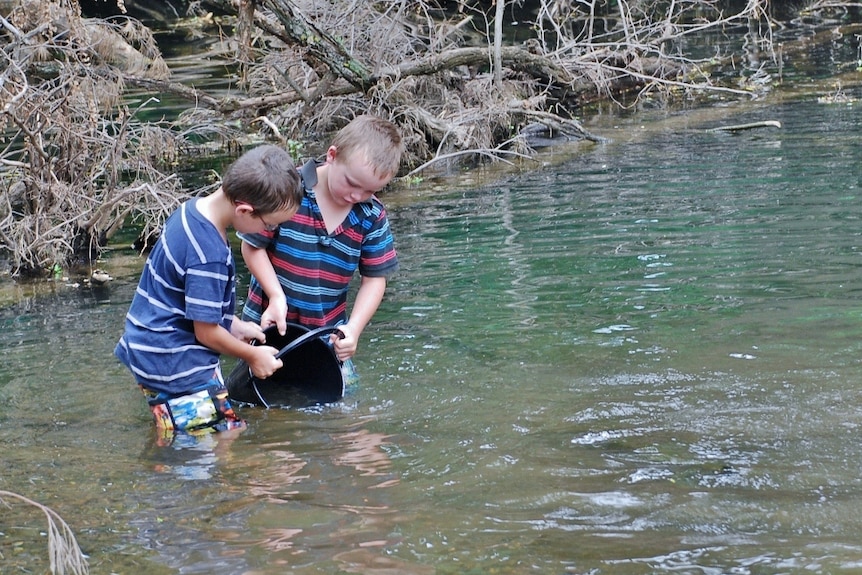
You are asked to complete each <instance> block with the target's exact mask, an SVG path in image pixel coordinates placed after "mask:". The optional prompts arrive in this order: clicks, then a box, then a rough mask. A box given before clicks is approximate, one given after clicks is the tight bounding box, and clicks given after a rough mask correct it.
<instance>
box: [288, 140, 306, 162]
mask: <svg viewBox="0 0 862 575" xmlns="http://www.w3.org/2000/svg"><path fill="white" fill-rule="evenodd" d="M304 148H305V144H303V143H302V142H300V141H299V140H288V141H287V152H288V153H289V154H290V157H291V158H293V161H294V162H296V163H299V162H300V161H301V160H302V150H303V149H304Z"/></svg>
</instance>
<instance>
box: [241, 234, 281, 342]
mask: <svg viewBox="0 0 862 575" xmlns="http://www.w3.org/2000/svg"><path fill="white" fill-rule="evenodd" d="M241 250H242V259H243V260H245V265H246V266H247V267H248V271H249V272H250V273H251V274H252V275H253V276H254V277H255V279H257V282H258V283H259V284H260V287H261V288H263V292H264V293H265V294H266V297H267V299H268V300H269V305H267V307H266V309H265V310H263V313H262V314H261V316H260V327H261V328H263V329H266V328H268V327H269V326H271V325H276V326H278V333H280V334H281V335H284V334H285V331H287V299H286V298H285V296H284V290H282V289H281V284H280V283H279V281H278V276H277V275H276V273H275V268H273V267H272V262H271V261H269V254H268V253H267V252H266V250H265V249H263V248H257V247H255V246H253V245H251V244H250V243H248V242H242V248H241Z"/></svg>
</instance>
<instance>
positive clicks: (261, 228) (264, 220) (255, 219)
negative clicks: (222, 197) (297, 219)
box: [233, 202, 296, 234]
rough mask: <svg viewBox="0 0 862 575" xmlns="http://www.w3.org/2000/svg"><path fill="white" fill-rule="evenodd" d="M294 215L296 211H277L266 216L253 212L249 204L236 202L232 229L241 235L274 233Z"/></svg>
mask: <svg viewBox="0 0 862 575" xmlns="http://www.w3.org/2000/svg"><path fill="white" fill-rule="evenodd" d="M295 214H296V209H289V210H279V211H277V212H271V213H268V214H262V213H260V212H257V211H255V209H254V207H253V206H252V205H251V204H246V203H243V202H238V203H237V205H236V216H237V217H235V218H234V222H233V227H234V229H236V231H238V232H240V233H243V234H261V233H263V232H274V231H275V230H277V229H278V225H279V224H281V223H284V222H286V221H288V220H289V219H291V218H292V217H293V216H294V215H295Z"/></svg>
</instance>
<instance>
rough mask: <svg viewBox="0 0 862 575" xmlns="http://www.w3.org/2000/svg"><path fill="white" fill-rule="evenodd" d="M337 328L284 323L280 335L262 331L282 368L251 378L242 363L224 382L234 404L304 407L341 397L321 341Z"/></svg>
mask: <svg viewBox="0 0 862 575" xmlns="http://www.w3.org/2000/svg"><path fill="white" fill-rule="evenodd" d="M337 331H338V328H337V327H320V328H317V329H314V330H309V329H308V328H306V327H304V326H301V325H298V324H295V323H288V324H287V331H286V332H285V334H284V335H281V334H280V333H278V329H277V328H276V327H275V326H272V327H270V328H268V329H267V330H265V331H264V333H265V334H266V345H268V346H272V347H275V348H278V349H279V352H278V355H277V356H276V357H278V358H280V359H281V360H282V362H284V366H283V367H282V368H281V369H279V370H278V371H276V372H275V373H274V374H272V375H271V376H270V377H268V378H266V379H259V378H257V377H254V375H252V373H251V370H250V369H249V367H248V364H247V363H246V362H244V361H242V360H240V361H239V362H237V364H236V367H234V368H233V370H232V371H231V372H230V374H228V376H227V379H226V380H225V385H227V390H228V394H229V395H230V398H231V399H232V400H234V401H240V402H243V403H250V404H252V405H261V406H263V407H276V406H278V407H286V406H290V407H308V406H311V405H315V404H321V403H332V402H334V401H338V400H339V399H341V398H342V397H343V396H344V376H343V375H342V374H341V362H339V361H338V358H337V357H336V356H335V352H334V351H333V350H332V348H331V347H330V346H329V345H328V344H327V342H326V341H324V340H323V339H321V337H322V336H325V335H329V334H331V333H335V332H337Z"/></svg>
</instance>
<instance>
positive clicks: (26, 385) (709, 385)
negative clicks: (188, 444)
mask: <svg viewBox="0 0 862 575" xmlns="http://www.w3.org/2000/svg"><path fill="white" fill-rule="evenodd" d="M860 95H862V94H856V96H857V97H858V96H860ZM724 113H725V114H726V116H725V117H724V118H717V117H705V116H703V115H695V114H691V113H690V114H686V115H680V116H679V117H676V118H674V117H666V118H653V119H647V120H644V116H643V115H641V116H640V118H638V120H637V123H635V120H626V119H615V120H614V122H616V124H615V125H614V124H609V123H606V125H603V126H600V125H596V126H593V129H595V130H596V131H599V132H600V133H604V134H608V135H611V136H612V137H613V138H614V142H613V143H610V144H605V145H591V146H587V147H581V148H575V149H570V150H567V151H562V150H561V151H558V152H555V156H554V157H553V158H552V159H551V160H550V161H549V162H548V164H547V165H546V166H545V167H543V168H541V169H539V170H538V171H535V172H532V173H529V174H524V175H519V176H511V177H508V178H506V179H505V180H503V181H500V182H498V183H496V184H493V185H490V186H477V187H476V188H474V189H467V190H464V189H459V190H449V191H447V190H445V189H444V190H440V189H436V188H433V187H432V184H431V183H430V182H429V183H428V185H427V187H423V186H420V187H419V188H416V189H412V190H402V191H399V192H394V193H392V194H391V195H390V196H388V197H386V198H384V199H385V200H386V201H387V204H388V205H389V206H390V209H391V214H392V221H393V227H394V229H395V232H396V240H397V246H398V249H399V256H400V260H401V263H402V269H401V272H400V273H399V274H398V275H397V276H396V277H395V278H393V280H392V282H391V283H390V288H389V291H388V295H387V298H386V300H385V302H384V303H383V305H382V307H381V309H380V311H379V312H378V313H377V315H376V317H375V321H374V323H373V324H372V325H371V326H370V327H369V328H368V329H367V330H366V333H365V334H364V336H363V340H362V343H361V347H360V350H359V355H358V356H357V366H358V368H359V371H360V374H361V377H362V381H361V384H360V386H359V388H358V389H357V390H356V391H354V392H353V393H352V394H351V395H350V396H349V397H348V398H347V399H346V400H345V401H344V402H343V403H342V404H340V405H336V406H332V407H329V408H326V409H321V410H316V411H293V410H269V411H266V410H262V409H244V410H243V412H242V413H243V416H244V417H246V418H247V419H248V421H249V422H250V427H249V429H248V430H247V431H246V432H244V433H243V434H241V435H240V436H239V437H237V438H235V439H233V440H232V441H228V440H224V441H218V442H213V443H212V444H204V445H199V446H197V447H194V448H181V447H179V446H174V447H168V448H159V447H156V445H155V441H154V433H153V430H152V424H151V422H150V420H149V416H148V412H147V411H146V408H145V405H144V401H143V398H142V397H141V395H140V392H139V391H137V390H136V389H135V387H134V385H133V383H132V380H131V377H130V375H129V374H128V373H127V372H126V371H125V370H124V369H123V368H122V367H121V366H120V365H119V364H118V363H117V362H116V361H115V360H114V358H113V357H112V354H111V351H112V349H113V346H114V343H115V341H116V339H117V337H118V336H119V334H120V331H121V329H122V323H123V316H124V314H125V312H126V309H127V307H128V304H129V302H130V300H131V296H132V292H133V290H134V286H135V283H136V280H137V275H138V273H139V270H140V265H141V264H142V261H141V260H139V259H137V258H136V257H135V256H134V255H133V254H130V253H127V252H126V251H125V250H123V249H119V248H118V250H117V252H116V253H115V254H114V255H113V256H112V257H111V258H109V259H108V260H107V261H106V262H105V267H106V269H108V271H109V272H110V273H111V274H112V275H114V276H115V280H114V281H113V282H111V283H110V284H108V286H107V287H104V288H92V287H88V286H86V285H80V286H77V287H75V286H71V285H67V284H66V283H64V282H58V283H57V284H56V285H55V286H54V287H53V289H52V290H51V291H50V293H48V294H42V295H38V296H28V297H22V298H21V299H20V300H19V302H18V303H16V304H15V305H11V306H8V307H6V308H4V309H2V310H0V325H2V327H3V329H2V330H0V441H2V445H3V461H4V464H5V465H4V471H3V472H2V473H0V490H8V491H14V492H17V493H21V494H22V495H26V496H27V497H30V498H31V499H34V500H36V501H39V502H41V503H43V504H46V505H48V506H50V507H52V508H53V509H54V510H55V511H57V512H58V513H59V514H60V515H61V516H63V517H64V518H65V519H66V520H67V521H68V523H69V524H70V526H71V528H72V529H73V531H74V532H75V534H76V535H77V537H78V540H79V542H80V544H81V546H82V547H83V548H84V550H85V552H86V553H87V554H88V555H89V558H90V566H91V573H98V574H103V573H104V574H110V573H156V574H159V573H165V574H169V573H183V574H196V573H210V574H225V575H227V574H231V575H233V574H237V573H247V574H261V575H266V574H273V575H275V574H283V573H296V574H306V573H333V574H334V573H378V574H384V573H407V574H412V573H416V574H425V573H441V574H447V573H453V574H455V573H457V574H462V573H591V574H602V573H613V574H628V573H661V572H674V573H698V574H700V573H708V574H712V573H737V574H749V573H750V574H763V573H802V572H806V573H807V572H821V573H840V572H846V573H853V572H859V570H860V569H862V543H860V541H862V518H860V515H859V513H858V509H859V508H860V506H862V480H860V471H862V443H860V441H858V436H859V433H860V426H862V386H860V385H859V382H860V381H862V360H860V357H862V350H860V347H862V344H860V338H859V335H860V332H862V288H860V286H862V254H860V253H859V252H860V250H862V235H860V234H862V227H860V223H862V190H860V186H861V185H862V169H860V165H862V147H860V143H859V134H860V129H862V113H860V107H859V105H858V104H856V105H853V106H835V105H821V104H817V103H816V102H814V101H813V100H812V99H806V100H801V101H787V102H779V103H777V104H775V105H773V106H770V107H761V108H752V109H751V110H750V111H748V112H739V111H725V112H724ZM767 119H769V120H772V119H776V120H780V121H781V122H782V123H783V125H784V127H783V128H782V129H780V130H778V129H764V130H752V131H746V132H739V133H735V134H727V133H707V132H704V131H703V130H702V128H705V127H710V126H712V125H717V124H720V123H741V122H747V121H757V120H767ZM602 121H605V122H609V121H610V120H608V119H604V120H602ZM566 154H568V157H566ZM240 291H241V292H242V289H240ZM229 367H230V362H226V368H228V369H229ZM44 531H45V523H44V518H43V517H42V516H41V515H40V514H39V513H37V512H35V511H33V510H30V509H28V508H26V507H22V506H20V505H17V504H15V505H13V506H12V508H11V509H4V510H3V512H2V514H0V553H2V555H0V571H2V572H3V573H7V572H8V573H17V572H45V571H47V567H46V566H47V538H46V537H45V535H44ZM40 569H41V571H40Z"/></svg>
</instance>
